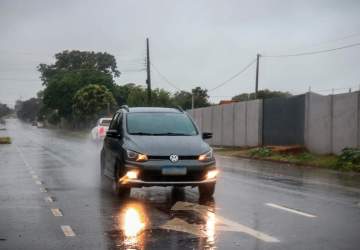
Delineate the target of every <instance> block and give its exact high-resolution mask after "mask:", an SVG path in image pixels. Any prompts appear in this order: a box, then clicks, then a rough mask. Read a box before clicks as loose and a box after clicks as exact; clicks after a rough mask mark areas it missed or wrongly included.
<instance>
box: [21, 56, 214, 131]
mask: <svg viewBox="0 0 360 250" xmlns="http://www.w3.org/2000/svg"><path fill="white" fill-rule="evenodd" d="M38 71H39V72H40V79H41V80H42V84H43V86H44V89H43V90H42V91H40V92H39V93H38V95H37V97H36V98H31V99H29V100H25V101H17V103H16V113H17V116H18V117H19V118H20V119H22V120H24V121H28V122H31V121H46V122H48V123H50V124H53V125H57V124H59V123H60V122H65V123H67V124H69V125H70V127H73V128H86V127H88V126H91V124H92V123H93V122H95V121H96V119H98V118H99V117H102V116H111V114H112V113H113V112H114V111H115V110H116V109H117V108H118V107H120V106H121V105H124V104H126V105H129V106H132V107H136V106H149V105H150V104H149V103H147V92H146V88H145V85H139V84H135V83H128V84H123V85H120V84H118V83H116V80H117V79H118V78H119V77H120V75H121V72H120V70H118V68H117V64H116V60H115V57H114V56H113V55H111V54H108V53H102V52H90V51H76V50H74V51H67V50H66V51H63V52H61V53H57V54H56V55H55V63H54V64H49V65H47V64H40V65H39V66H38ZM192 95H194V99H195V100H194V103H195V107H206V106H209V105H210V103H209V101H208V98H209V96H208V94H207V90H206V89H202V88H201V87H195V88H193V89H192V90H191V93H190V92H186V91H178V92H175V93H174V94H171V93H170V92H168V91H166V90H164V89H159V88H156V89H153V90H152V103H151V105H153V106H167V107H169V106H176V105H179V106H181V107H182V108H183V109H189V108H191V100H192Z"/></svg>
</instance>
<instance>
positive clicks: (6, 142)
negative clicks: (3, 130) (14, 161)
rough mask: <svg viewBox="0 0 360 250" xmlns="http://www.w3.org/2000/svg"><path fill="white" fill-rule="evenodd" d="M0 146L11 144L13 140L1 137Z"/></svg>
mask: <svg viewBox="0 0 360 250" xmlns="http://www.w3.org/2000/svg"><path fill="white" fill-rule="evenodd" d="M0 144H11V138H10V137H8V136H6V137H0Z"/></svg>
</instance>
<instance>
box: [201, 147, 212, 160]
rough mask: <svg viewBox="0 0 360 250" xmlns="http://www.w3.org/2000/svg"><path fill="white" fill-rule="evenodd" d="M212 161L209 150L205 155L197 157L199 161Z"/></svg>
mask: <svg viewBox="0 0 360 250" xmlns="http://www.w3.org/2000/svg"><path fill="white" fill-rule="evenodd" d="M212 159H213V151H212V149H210V151H208V152H206V153H205V154H201V155H199V158H198V160H199V161H211V160H212Z"/></svg>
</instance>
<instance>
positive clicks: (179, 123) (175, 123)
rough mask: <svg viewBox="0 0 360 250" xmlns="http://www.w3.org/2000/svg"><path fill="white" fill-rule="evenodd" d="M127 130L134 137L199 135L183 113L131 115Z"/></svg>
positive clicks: (128, 118) (128, 116)
mask: <svg viewBox="0 0 360 250" xmlns="http://www.w3.org/2000/svg"><path fill="white" fill-rule="evenodd" d="M127 130H128V133H129V134H134V135H170V136H171V135H174V136H176V135H186V136H190V135H197V133H198V132H197V130H196V128H195V126H194V124H193V122H192V121H191V120H190V118H189V117H188V116H187V115H185V114H182V113H129V114H128V115H127Z"/></svg>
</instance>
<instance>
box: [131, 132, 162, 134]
mask: <svg viewBox="0 0 360 250" xmlns="http://www.w3.org/2000/svg"><path fill="white" fill-rule="evenodd" d="M130 134H131V135H157V134H152V133H145V132H135V133H130Z"/></svg>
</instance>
